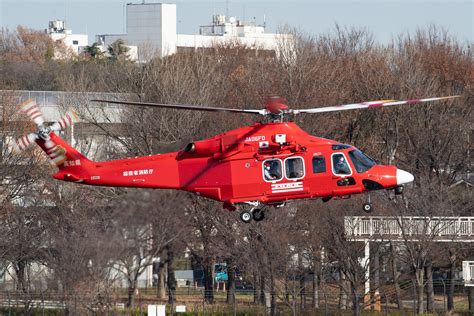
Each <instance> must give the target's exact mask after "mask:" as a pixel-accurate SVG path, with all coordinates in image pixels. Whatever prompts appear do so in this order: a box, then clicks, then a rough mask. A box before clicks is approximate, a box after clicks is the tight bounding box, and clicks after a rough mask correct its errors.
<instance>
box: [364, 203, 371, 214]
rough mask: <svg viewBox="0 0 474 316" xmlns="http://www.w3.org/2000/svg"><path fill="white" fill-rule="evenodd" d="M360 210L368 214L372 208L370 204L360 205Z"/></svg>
mask: <svg viewBox="0 0 474 316" xmlns="http://www.w3.org/2000/svg"><path fill="white" fill-rule="evenodd" d="M362 209H363V210H364V212H366V213H370V212H372V211H373V207H372V204H371V203H364V205H362Z"/></svg>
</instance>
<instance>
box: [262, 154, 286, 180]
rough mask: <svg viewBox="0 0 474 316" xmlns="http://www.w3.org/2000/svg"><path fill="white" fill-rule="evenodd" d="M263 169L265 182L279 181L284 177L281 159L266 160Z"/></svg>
mask: <svg viewBox="0 0 474 316" xmlns="http://www.w3.org/2000/svg"><path fill="white" fill-rule="evenodd" d="M262 167H263V178H264V179H265V181H279V180H281V178H282V177H283V172H282V165H281V160H280V159H268V160H265V161H264V162H263V165H262Z"/></svg>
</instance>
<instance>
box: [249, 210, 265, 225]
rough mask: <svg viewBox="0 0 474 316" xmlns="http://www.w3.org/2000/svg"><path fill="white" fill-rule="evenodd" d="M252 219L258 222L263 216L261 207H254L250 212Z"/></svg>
mask: <svg viewBox="0 0 474 316" xmlns="http://www.w3.org/2000/svg"><path fill="white" fill-rule="evenodd" d="M252 216H253V220H254V221H256V222H260V221H261V220H263V219H264V218H265V211H264V210H262V209H259V208H257V209H254V210H253V212H252Z"/></svg>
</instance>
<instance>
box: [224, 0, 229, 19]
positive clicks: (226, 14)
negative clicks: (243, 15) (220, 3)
mask: <svg viewBox="0 0 474 316" xmlns="http://www.w3.org/2000/svg"><path fill="white" fill-rule="evenodd" d="M225 16H226V17H228V16H229V0H226V1H225Z"/></svg>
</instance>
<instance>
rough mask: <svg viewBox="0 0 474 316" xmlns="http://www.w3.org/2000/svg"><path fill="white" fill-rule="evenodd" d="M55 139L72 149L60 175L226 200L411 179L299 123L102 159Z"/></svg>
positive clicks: (329, 192) (350, 190)
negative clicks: (147, 153) (175, 148)
mask: <svg viewBox="0 0 474 316" xmlns="http://www.w3.org/2000/svg"><path fill="white" fill-rule="evenodd" d="M51 140H52V141H53V143H55V144H56V145H57V147H59V148H61V147H62V148H64V150H65V152H66V159H65V160H64V161H63V162H61V163H60V164H59V165H58V167H59V171H58V172H57V173H56V174H55V175H54V177H55V178H56V179H59V180H64V181H73V182H79V183H83V184H88V185H99V186H117V187H140V188H155V189H177V190H184V191H189V192H194V193H196V194H198V195H201V196H204V197H207V198H210V199H214V200H218V201H222V202H224V203H226V204H227V205H229V204H230V205H233V204H238V203H249V202H250V203H259V204H278V203H283V202H285V201H288V200H294V199H309V198H317V197H323V198H330V197H345V196H349V195H353V194H358V193H362V192H365V191H369V190H377V189H391V188H396V187H397V186H400V185H402V184H404V183H408V182H411V181H412V180H413V177H412V176H411V175H410V174H409V173H407V172H405V171H403V170H400V169H397V168H396V167H395V166H386V165H385V166H384V165H380V164H379V163H377V162H375V161H374V160H373V159H371V158H369V157H368V156H366V155H364V154H363V153H362V152H360V151H359V150H357V149H356V148H355V147H353V146H350V145H345V144H341V143H339V142H336V141H333V140H329V139H324V138H320V137H315V136H311V135H309V134H308V133H306V132H305V131H303V130H302V129H301V128H300V127H298V125H296V124H295V123H293V122H283V123H265V124H263V123H257V124H254V125H251V126H247V127H242V128H239V129H235V130H232V131H229V132H225V133H223V134H220V135H217V136H214V137H212V138H208V139H204V140H200V141H196V142H193V143H190V144H188V145H187V146H186V147H185V148H184V149H183V150H181V151H178V152H171V153H164V154H157V155H150V156H140V157H136V158H127V159H120V160H112V161H104V162H94V161H90V160H88V159H86V158H85V157H84V156H82V155H81V154H80V153H79V152H77V151H76V150H75V149H73V148H72V147H70V146H69V145H68V144H67V143H66V142H64V141H63V140H62V139H61V138H60V137H59V136H57V135H56V134H54V133H51ZM37 142H38V144H39V145H40V146H41V147H42V148H43V149H44V150H45V151H46V152H48V148H45V147H44V143H42V141H41V140H38V141H37Z"/></svg>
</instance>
